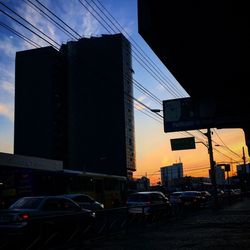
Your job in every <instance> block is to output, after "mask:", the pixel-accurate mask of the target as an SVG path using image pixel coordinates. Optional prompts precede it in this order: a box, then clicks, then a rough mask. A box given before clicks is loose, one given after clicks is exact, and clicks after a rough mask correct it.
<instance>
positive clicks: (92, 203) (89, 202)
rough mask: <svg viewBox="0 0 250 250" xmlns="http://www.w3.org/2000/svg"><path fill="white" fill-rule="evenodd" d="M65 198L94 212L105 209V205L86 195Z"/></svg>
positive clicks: (73, 195)
mask: <svg viewBox="0 0 250 250" xmlns="http://www.w3.org/2000/svg"><path fill="white" fill-rule="evenodd" d="M63 196H64V197H67V198H70V199H71V200H73V201H75V202H76V203H77V204H78V205H80V206H81V207H82V208H84V209H89V210H92V211H98V210H103V209H104V204H102V203H100V202H98V201H96V200H94V199H93V198H92V197H91V196H89V195H86V194H64V195H63Z"/></svg>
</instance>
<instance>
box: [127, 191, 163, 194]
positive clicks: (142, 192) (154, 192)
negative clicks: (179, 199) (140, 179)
mask: <svg viewBox="0 0 250 250" xmlns="http://www.w3.org/2000/svg"><path fill="white" fill-rule="evenodd" d="M132 194H163V193H162V192H160V191H140V192H135V193H132ZM163 195H164V194H163Z"/></svg>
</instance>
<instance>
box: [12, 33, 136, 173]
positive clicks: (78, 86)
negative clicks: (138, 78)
mask: <svg viewBox="0 0 250 250" xmlns="http://www.w3.org/2000/svg"><path fill="white" fill-rule="evenodd" d="M132 72H133V70H132V63H131V48H130V43H129V41H128V40H127V39H126V38H125V37H124V36H123V35H122V34H116V35H103V36H102V37H92V38H82V39H80V40H79V41H76V42H73V41H72V42H68V43H67V44H64V45H62V47H61V49H60V51H59V52H58V51H56V50H54V49H53V48H51V47H46V48H42V49H34V50H29V51H22V52H17V54H16V93H15V137H14V152H15V153H16V154H24V155H31V156H37V157H44V158H49V159H56V160H63V162H64V167H65V168H67V169H73V170H80V171H86V172H96V173H104V174H113V175H123V176H127V174H128V173H130V172H131V171H135V142H134V114H133V100H132V99H131V97H132V96H133V88H132Z"/></svg>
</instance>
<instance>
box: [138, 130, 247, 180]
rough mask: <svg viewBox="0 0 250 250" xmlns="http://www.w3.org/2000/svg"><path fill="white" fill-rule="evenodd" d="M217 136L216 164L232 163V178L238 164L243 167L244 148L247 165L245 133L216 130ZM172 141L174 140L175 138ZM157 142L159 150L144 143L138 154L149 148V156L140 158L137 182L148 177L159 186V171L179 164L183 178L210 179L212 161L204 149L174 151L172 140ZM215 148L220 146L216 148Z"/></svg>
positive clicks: (214, 149)
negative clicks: (138, 179) (141, 177)
mask: <svg viewBox="0 0 250 250" xmlns="http://www.w3.org/2000/svg"><path fill="white" fill-rule="evenodd" d="M214 132H215V133H213V135H212V140H213V144H214V145H213V155H214V160H215V162H218V163H219V162H227V163H231V166H233V167H231V169H233V170H231V171H230V176H232V175H234V174H235V172H236V164H240V163H243V160H242V154H243V152H242V150H243V147H244V149H245V156H246V160H247V161H248V158H249V156H248V150H247V147H246V145H245V136H244V132H243V130H242V129H220V130H214ZM167 136H168V134H167V135H166V134H165V137H167ZM182 137H185V136H182ZM200 137H201V136H200ZM172 138H175V137H173V136H172ZM203 139H204V138H203ZM157 142H158V145H157V147H156V146H155V145H152V144H153V142H152V141H151V142H150V143H149V144H147V143H145V141H144V143H140V145H141V147H142V148H141V149H140V150H137V151H139V152H143V149H144V148H146V151H147V153H146V154H139V155H138V154H137V171H136V172H135V173H134V174H135V175H136V178H139V176H140V175H141V176H147V177H148V178H149V179H150V183H151V185H156V184H157V183H158V182H160V181H161V176H160V168H161V167H164V166H169V165H172V164H173V163H178V162H182V163H183V175H184V176H193V177H209V169H210V161H209V154H208V150H207V148H206V147H205V145H202V144H201V143H197V144H196V149H191V150H179V151H171V147H170V137H169V138H168V139H166V138H165V139H164V140H162V141H160V140H158V141H157ZM223 143H224V144H223ZM215 144H219V145H220V146H215ZM228 148H229V149H230V150H231V151H230V150H229V149H228ZM232 151H233V152H235V153H232ZM237 162H238V163H237Z"/></svg>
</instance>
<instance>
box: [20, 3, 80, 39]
mask: <svg viewBox="0 0 250 250" xmlns="http://www.w3.org/2000/svg"><path fill="white" fill-rule="evenodd" d="M24 1H25V2H26V4H27V5H29V7H31V8H32V9H33V10H35V11H36V12H37V13H39V14H40V15H41V16H43V17H44V18H45V19H47V20H48V21H49V22H50V23H52V24H54V25H56V27H57V28H58V29H60V30H61V31H62V32H63V33H64V34H65V35H67V36H68V37H70V38H72V39H78V37H76V36H75V35H73V34H72V33H71V32H69V31H68V30H67V29H65V28H64V27H63V26H62V25H61V24H60V23H59V22H57V21H56V20H54V19H53V18H52V17H51V16H49V15H48V14H47V13H45V12H44V11H43V10H42V9H41V8H40V7H38V6H37V5H35V4H34V3H32V2H31V1H30V0H24Z"/></svg>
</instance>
